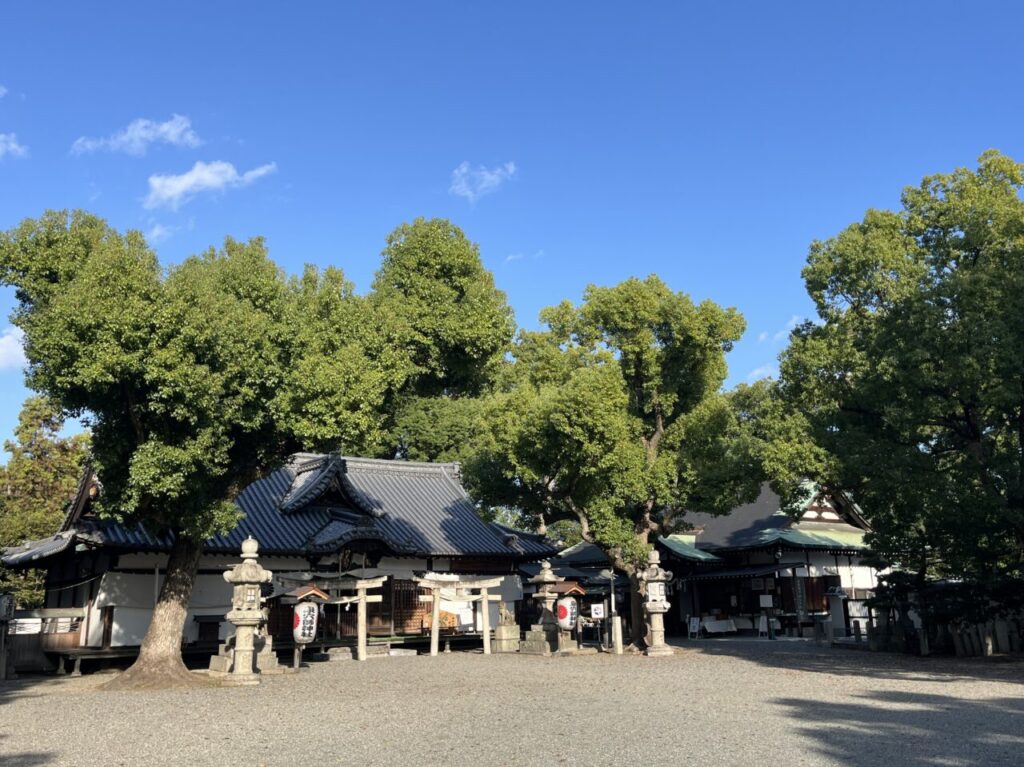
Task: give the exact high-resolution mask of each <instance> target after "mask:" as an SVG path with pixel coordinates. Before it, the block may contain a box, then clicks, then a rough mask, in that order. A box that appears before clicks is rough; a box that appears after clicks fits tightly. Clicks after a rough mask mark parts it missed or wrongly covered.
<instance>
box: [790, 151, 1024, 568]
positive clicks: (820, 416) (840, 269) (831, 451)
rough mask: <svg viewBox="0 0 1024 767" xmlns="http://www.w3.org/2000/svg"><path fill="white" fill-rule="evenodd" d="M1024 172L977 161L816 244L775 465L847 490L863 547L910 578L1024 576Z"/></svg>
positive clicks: (990, 159) (1002, 162)
mask: <svg viewBox="0 0 1024 767" xmlns="http://www.w3.org/2000/svg"><path fill="white" fill-rule="evenodd" d="M1022 185H1024V169H1022V166H1021V165H1019V164H1018V163H1016V162H1014V161H1013V160H1011V159H1010V158H1008V157H1006V156H1003V155H1001V154H999V153H997V152H986V153H985V154H984V155H982V157H981V158H980V161H979V165H978V168H977V170H969V169H964V168H961V169H958V170H956V171H954V172H953V173H949V174H942V175H935V176H929V177H927V178H925V179H924V180H923V181H922V183H921V184H920V186H917V187H908V188H907V189H905V190H904V192H903V196H902V208H901V209H900V210H898V211H879V210H869V211H868V212H867V214H866V215H865V216H864V219H863V220H862V221H861V222H859V223H855V224H852V225H850V226H849V227H847V228H846V229H845V230H843V231H842V232H841V233H839V234H838V235H837V236H836V237H834V238H832V239H829V240H826V241H823V242H815V243H814V244H813V245H812V246H811V249H810V255H809V257H808V261H807V266H806V267H805V269H804V272H803V275H804V280H805V282H806V284H807V289H808V292H809V293H810V295H811V297H812V298H813V299H814V302H815V304H816V306H817V311H818V314H819V316H820V322H819V323H817V324H813V323H807V324H805V325H803V326H802V327H800V328H798V329H797V330H796V331H795V332H794V334H793V336H792V340H791V343H790V346H789V348H788V349H787V351H786V352H785V353H784V356H783V359H782V367H781V382H780V393H781V397H782V401H784V402H785V403H787V404H788V407H789V409H790V411H791V412H792V413H797V414H799V417H800V418H803V419H804V424H805V426H806V429H807V431H806V433H807V435H808V437H809V438H808V439H807V440H806V442H805V449H800V448H799V441H798V440H794V439H790V440H788V447H787V448H786V450H785V451H784V453H785V455H784V457H783V460H782V461H781V462H780V464H779V467H776V468H777V469H779V468H780V467H781V469H782V470H783V471H785V472H788V473H789V474H790V475H791V476H792V475H793V474H796V473H799V472H803V473H805V474H807V475H809V476H812V477H814V478H815V479H817V480H818V481H819V482H821V483H822V484H824V485H825V486H827V487H833V488H841V489H844V490H847V491H850V492H851V493H853V495H854V497H855V498H856V499H857V501H858V502H859V503H860V505H861V506H862V508H863V509H865V511H866V512H867V513H868V515H869V519H870V522H871V525H872V527H873V532H872V534H871V536H870V538H869V541H870V543H871V545H872V546H873V547H874V548H875V549H876V550H877V551H878V552H879V553H880V554H881V555H883V556H884V557H885V558H886V560H887V561H888V562H890V563H892V564H895V565H897V566H899V567H901V568H903V569H906V570H909V571H910V572H912V573H916V575H917V577H918V579H919V581H923V580H924V579H925V578H926V577H928V576H929V575H935V576H951V577H956V578H969V579H976V580H979V581H982V582H985V581H993V580H998V579H1001V578H1019V577H1021V576H1024V355H1022V353H1021V352H1022V350H1024V202H1022V200H1021V188H1022Z"/></svg>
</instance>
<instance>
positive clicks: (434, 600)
mask: <svg viewBox="0 0 1024 767" xmlns="http://www.w3.org/2000/svg"><path fill="white" fill-rule="evenodd" d="M430 597H431V605H430V655H431V657H433V656H435V655H437V651H438V645H439V644H440V640H441V589H438V588H433V589H431V590H430Z"/></svg>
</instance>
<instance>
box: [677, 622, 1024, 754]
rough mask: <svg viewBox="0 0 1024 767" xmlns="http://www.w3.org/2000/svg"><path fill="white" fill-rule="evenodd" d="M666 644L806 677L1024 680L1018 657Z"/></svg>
mask: <svg viewBox="0 0 1024 767" xmlns="http://www.w3.org/2000/svg"><path fill="white" fill-rule="evenodd" d="M672 644H673V645H674V646H676V647H680V648H683V649H685V650H694V651H696V652H698V653H700V654H702V655H718V656H727V657H732V658H737V659H742V660H747V661H750V662H753V663H758V664H760V665H763V666H767V667H769V668H779V669H790V670H795V671H807V672H811V673H822V674H838V675H850V676H857V677H861V678H875V679H904V680H907V681H914V680H920V681H930V682H955V681H960V680H965V679H984V680H992V681H1007V682H1024V656H1005V657H1001V658H1000V657H996V658H947V657H934V656H933V657H928V658H921V657H918V656H914V655H900V654H898V653H888V652H868V651H866V650H847V649H838V648H832V647H828V646H827V645H819V644H816V643H814V642H792V641H783V640H779V641H770V640H766V639H760V640H758V639H744V638H739V639H701V640H695V641H685V640H680V641H675V640H673V641H672ZM1022 763H1024V759H1022Z"/></svg>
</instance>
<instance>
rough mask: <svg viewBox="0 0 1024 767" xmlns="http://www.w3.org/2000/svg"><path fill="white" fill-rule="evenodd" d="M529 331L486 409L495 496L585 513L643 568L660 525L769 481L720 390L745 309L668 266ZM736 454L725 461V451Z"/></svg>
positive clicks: (612, 547) (610, 546)
mask: <svg viewBox="0 0 1024 767" xmlns="http://www.w3.org/2000/svg"><path fill="white" fill-rule="evenodd" d="M541 319H542V321H543V322H544V323H545V325H546V329H545V330H542V331H537V332H522V333H521V334H520V336H519V339H518V342H517V344H516V347H515V349H514V351H513V357H514V365H513V368H514V369H513V372H512V374H511V376H510V379H511V383H510V384H509V385H508V386H507V387H506V390H505V391H502V392H500V393H498V394H496V395H495V396H494V397H493V398H492V400H491V402H490V404H489V408H488V411H487V414H486V417H485V419H484V420H485V422H486V423H487V424H488V434H487V435H486V437H485V438H484V439H483V440H482V441H481V443H480V448H479V452H478V455H477V456H476V457H475V458H474V459H473V460H471V461H470V463H469V465H468V467H467V468H468V472H467V473H468V477H469V481H470V483H471V485H472V486H473V488H474V490H475V492H477V493H478V494H479V495H480V496H481V497H483V498H484V499H486V500H488V501H490V502H492V503H496V504H503V505H511V506H516V507H518V508H522V509H524V510H526V511H528V512H529V513H531V514H533V515H535V517H536V518H537V519H538V522H539V526H540V527H543V526H544V524H545V523H546V522H548V521H555V520H558V519H571V520H574V521H576V522H578V523H579V525H580V534H581V535H582V537H583V538H584V539H586V540H588V541H592V542H595V543H598V544H599V545H601V546H602V547H603V548H604V549H605V550H606V551H608V552H609V553H610V555H611V556H612V558H613V559H614V560H615V561H616V563H617V564H619V566H621V567H624V568H625V569H627V570H629V571H632V570H633V569H634V567H635V565H636V564H637V563H638V562H640V561H641V560H642V558H643V557H644V555H645V554H646V551H647V548H648V537H649V534H650V533H651V532H654V531H657V530H660V529H664V527H666V526H668V525H671V524H673V523H674V521H675V520H677V519H678V517H679V515H680V514H681V512H682V511H683V510H684V509H687V508H694V509H701V510H707V511H719V512H722V511H726V510H728V509H730V508H732V507H733V506H735V505H736V504H737V503H738V502H740V501H741V500H743V499H744V498H747V497H750V496H751V495H752V494H753V493H755V492H756V488H757V482H756V475H755V474H753V473H751V472H745V471H740V470H739V467H740V466H742V465H743V464H744V462H745V461H746V459H747V458H748V456H746V455H743V456H741V455H739V454H736V453H735V452H731V451H730V450H729V449H727V448H724V447H723V444H722V437H723V436H724V435H725V434H726V433H727V430H726V431H722V428H723V427H724V426H726V425H727V423H726V422H728V423H735V413H734V411H733V409H732V408H730V407H729V403H728V402H727V401H726V400H724V399H723V398H722V396H721V395H720V394H719V388H720V386H721V384H722V382H723V381H724V379H725V375H726V366H725V353H726V352H727V351H728V350H729V349H730V348H731V345H732V343H733V342H734V341H735V340H736V339H737V338H739V336H740V334H741V333H742V331H743V327H744V324H743V319H742V318H741V317H740V315H739V314H738V312H736V311H735V310H734V309H723V308H722V307H720V306H718V305H716V304H714V303H712V302H710V301H705V302H702V303H700V304H694V303H693V302H692V301H691V300H690V298H689V297H688V296H686V295H685V294H682V293H674V292H673V291H671V290H670V289H669V288H668V287H667V286H666V285H665V284H664V283H663V282H662V281H661V280H660V279H658V278H657V277H655V276H651V277H648V278H646V279H644V280H640V279H635V278H632V279H629V280H626V281H625V282H623V283H621V284H619V285H617V286H614V287H596V286H591V287H589V288H588V289H587V290H586V292H585V294H584V300H583V303H582V304H581V305H580V306H573V305H572V304H570V303H569V302H563V303H562V304H560V305H558V306H555V307H551V308H549V309H546V310H544V312H543V313H542V315H541ZM723 460H728V461H729V462H731V470H728V469H726V468H725V466H724V465H719V466H717V467H716V469H715V471H713V472H708V471H704V469H708V468H711V465H712V463H720V462H722V461H723Z"/></svg>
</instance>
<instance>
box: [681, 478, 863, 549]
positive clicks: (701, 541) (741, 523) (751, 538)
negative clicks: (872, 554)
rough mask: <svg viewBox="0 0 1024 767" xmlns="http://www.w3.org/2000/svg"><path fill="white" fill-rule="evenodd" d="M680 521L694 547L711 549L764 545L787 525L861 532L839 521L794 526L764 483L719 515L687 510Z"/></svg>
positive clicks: (794, 539) (778, 535) (861, 531)
mask: <svg viewBox="0 0 1024 767" xmlns="http://www.w3.org/2000/svg"><path fill="white" fill-rule="evenodd" d="M809 500H813V497H812V498H810V499H809ZM683 521H684V522H685V523H686V524H687V525H689V526H690V527H691V528H693V529H692V531H691V532H693V533H696V536H697V538H696V544H697V547H698V548H700V549H711V550H714V549H731V548H747V547H750V548H759V547H764V546H766V545H768V544H769V543H771V542H773V541H774V540H775V539H777V538H779V537H780V535H781V534H782V531H786V530H788V529H790V528H791V527H793V528H795V529H796V530H799V531H800V532H804V531H808V530H811V529H813V530H816V531H821V532H824V533H828V532H830V531H831V532H837V533H842V534H847V533H851V534H852V533H863V530H861V529H859V528H856V527H853V526H852V525H848V524H845V523H842V522H836V523H833V524H828V525H823V524H820V523H810V524H800V525H796V524H795V523H794V521H793V519H792V518H791V517H790V516H789V515H787V514H786V513H785V512H784V511H783V510H782V499H780V498H779V496H778V495H776V494H775V492H774V491H773V490H772V489H771V488H770V487H769V486H768V484H767V483H765V484H764V485H762V486H761V493H760V495H758V497H757V500H755V501H754V502H753V503H746V504H743V505H742V506H737V507H736V508H735V509H733V510H732V511H730V512H729V513H728V514H723V515H722V516H713V515H711V514H699V513H695V512H688V513H687V514H686V516H685V517H684V518H683ZM790 537H791V538H793V541H791V542H792V543H793V545H794V546H796V545H799V541H798V540H797V536H790Z"/></svg>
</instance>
